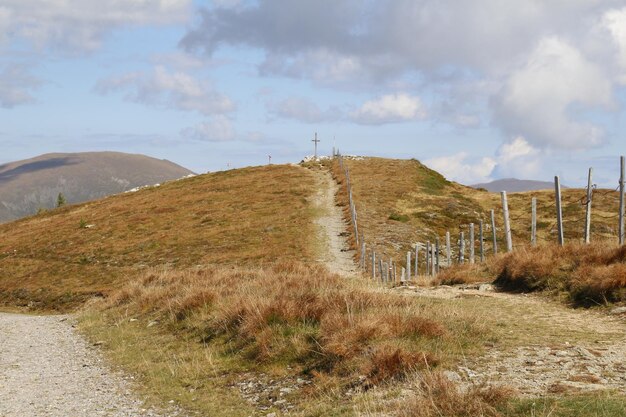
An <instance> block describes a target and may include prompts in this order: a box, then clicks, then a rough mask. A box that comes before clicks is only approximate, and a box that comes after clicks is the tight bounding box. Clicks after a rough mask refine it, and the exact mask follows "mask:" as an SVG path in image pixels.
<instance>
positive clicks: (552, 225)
mask: <svg viewBox="0 0 626 417" xmlns="http://www.w3.org/2000/svg"><path fill="white" fill-rule="evenodd" d="M344 163H345V166H346V167H347V168H348V169H349V171H350V178H351V183H352V191H353V197H354V200H355V202H356V205H357V212H358V219H359V231H360V233H363V234H364V235H365V241H366V242H367V244H368V247H370V248H372V247H374V248H375V249H376V251H377V253H379V254H384V255H385V256H386V257H393V258H395V259H396V260H398V261H400V260H402V259H404V255H403V254H405V253H406V251H408V250H410V248H411V246H412V245H413V244H414V243H416V242H422V243H425V242H426V241H430V242H434V241H435V238H436V237H439V239H440V241H441V242H442V244H443V243H444V242H445V233H446V231H449V232H450V233H451V237H452V246H453V251H454V250H455V248H456V242H458V239H459V233H460V232H461V231H464V232H465V239H468V237H469V227H468V225H469V223H474V224H476V239H477V240H478V223H479V221H480V220H481V219H482V220H483V221H484V224H485V247H486V251H487V253H491V252H492V244H491V227H490V222H491V220H490V210H492V209H493V210H494V211H495V217H496V229H497V238H498V245H499V248H504V245H505V242H504V233H503V230H504V227H503V216H502V206H501V199H500V195H499V194H495V193H489V192H486V191H480V190H476V189H473V188H471V187H466V186H463V185H460V184H457V183H454V182H450V181H447V180H446V179H445V178H444V177H443V176H442V175H440V174H439V173H437V172H436V171H433V170H431V169H429V168H428V167H426V166H425V165H423V164H421V163H420V162H419V161H417V160H392V159H382V158H344ZM332 165H333V172H334V175H335V177H336V178H337V179H338V181H341V182H344V181H345V178H344V175H343V174H342V173H341V172H340V169H339V166H338V162H337V161H333V162H332ZM342 190H344V193H345V187H342ZM585 196H586V191H585V190H581V189H575V188H571V189H564V190H563V217H564V231H565V239H566V241H580V240H581V239H582V237H583V228H584V216H585V206H584V205H583V204H584V201H585ZM532 197H536V198H537V199H538V204H537V205H538V209H537V218H538V220H537V233H538V240H539V242H556V236H557V230H556V208H555V201H554V191H552V190H543V191H530V192H523V193H512V194H509V210H510V218H511V228H512V233H513V244H514V246H516V247H520V246H528V245H529V244H530V229H531V199H532ZM618 197H619V196H618V193H617V192H615V191H611V190H596V191H595V194H594V198H593V210H592V228H591V231H592V239H594V240H599V239H600V240H601V239H616V233H617V212H618ZM344 204H347V203H346V202H345V195H344ZM466 244H468V242H466ZM476 245H477V247H478V242H477V243H476Z"/></svg>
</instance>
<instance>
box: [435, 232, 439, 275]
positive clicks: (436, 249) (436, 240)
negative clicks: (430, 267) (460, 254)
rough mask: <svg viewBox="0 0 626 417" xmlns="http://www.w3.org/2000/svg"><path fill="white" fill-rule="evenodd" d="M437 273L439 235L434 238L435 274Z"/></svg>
mask: <svg viewBox="0 0 626 417" xmlns="http://www.w3.org/2000/svg"><path fill="white" fill-rule="evenodd" d="M438 273H439V236H437V237H436V238H435V275H436V274H438Z"/></svg>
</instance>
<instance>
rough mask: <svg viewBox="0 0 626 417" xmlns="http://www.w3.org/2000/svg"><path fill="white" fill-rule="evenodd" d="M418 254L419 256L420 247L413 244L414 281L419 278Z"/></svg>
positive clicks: (417, 244)
mask: <svg viewBox="0 0 626 417" xmlns="http://www.w3.org/2000/svg"><path fill="white" fill-rule="evenodd" d="M419 254H420V245H419V243H416V244H415V279H417V277H418V276H419Z"/></svg>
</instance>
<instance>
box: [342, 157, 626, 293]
mask: <svg viewBox="0 0 626 417" xmlns="http://www.w3.org/2000/svg"><path fill="white" fill-rule="evenodd" d="M333 157H334V158H336V159H337V160H338V163H339V167H340V172H341V173H342V174H343V175H344V179H345V181H344V182H345V185H346V194H347V196H348V210H349V213H350V223H351V226H352V229H353V233H354V242H356V245H355V249H356V253H357V254H356V257H355V259H358V265H359V267H360V268H361V270H363V271H364V272H368V271H369V275H370V276H371V279H372V280H374V281H377V282H380V283H382V284H391V285H396V284H398V283H400V284H403V285H404V284H406V283H410V282H412V281H413V279H414V278H415V279H416V278H417V277H419V276H426V277H434V276H436V275H437V274H438V273H439V272H440V271H441V270H442V268H448V267H451V266H452V265H453V264H454V262H453V260H454V259H456V263H457V264H464V263H465V262H466V260H467V261H468V262H469V263H470V264H474V263H476V262H477V257H476V253H475V250H476V236H475V235H476V230H475V225H476V224H475V223H474V222H470V223H469V224H468V225H461V226H460V227H459V229H460V231H459V239H458V241H457V242H456V249H457V251H456V257H454V258H453V256H452V255H453V245H452V242H451V239H450V231H446V234H445V253H444V251H443V250H442V247H441V245H440V237H439V236H433V239H432V240H427V241H426V243H423V242H411V243H410V245H409V248H411V250H409V251H407V252H406V259H405V261H404V264H402V262H399V263H398V262H397V261H396V260H395V259H394V255H393V254H389V253H386V252H385V251H381V252H378V251H377V247H376V246H375V245H373V244H366V241H365V234H364V233H363V230H359V220H358V219H359V218H358V210H357V205H356V202H355V199H354V196H353V193H352V181H351V177H350V171H349V169H348V167H347V166H346V164H345V163H344V160H343V156H342V155H341V154H340V153H339V150H337V151H336V153H335V151H334V150H333ZM625 171H626V161H625V159H624V157H621V158H620V180H619V185H618V187H617V188H616V189H615V190H597V187H596V185H594V184H593V183H592V174H593V170H592V168H590V169H589V174H588V181H587V186H586V187H585V188H584V191H585V195H583V196H582V197H581V198H578V197H575V196H574V197H575V198H574V199H572V197H568V198H567V199H564V198H563V197H562V195H561V186H560V179H559V177H558V176H556V177H555V188H554V193H555V194H554V196H555V198H554V200H553V202H552V203H549V204H544V205H542V206H541V207H539V206H538V204H537V198H536V197H532V198H531V213H530V225H529V232H530V239H529V244H530V245H531V246H535V245H537V242H538V241H539V240H541V241H546V242H547V241H550V240H551V238H550V237H543V236H539V235H538V233H537V231H538V226H541V228H542V229H544V230H545V229H547V230H548V233H550V234H552V233H553V232H555V231H556V233H557V234H556V241H557V243H559V244H561V245H562V244H564V243H565V239H564V237H565V231H564V229H563V225H564V210H563V208H564V206H563V203H564V202H565V203H568V204H569V205H568V206H567V207H570V206H571V204H580V205H581V206H583V207H585V216H584V217H581V218H578V219H577V220H576V222H579V221H580V222H583V223H584V228H583V241H584V242H585V243H589V242H590V241H591V231H592V229H591V223H592V216H591V206H592V201H593V198H594V195H595V197H596V198H599V197H601V196H605V197H606V196H609V195H613V194H614V193H615V192H616V191H618V190H619V198H618V199H615V200H616V201H617V200H619V203H620V205H619V211H618V213H616V214H615V215H610V216H605V215H602V214H600V213H597V212H596V213H595V214H594V215H593V218H600V219H606V220H617V222H616V223H617V225H616V226H617V228H618V238H619V242H620V245H623V244H624V237H625V230H624V215H625V210H626V207H625V205H626V202H625V196H626V194H625V193H626V189H625V188H626V187H625V185H626V173H625ZM501 204H502V205H501V210H502V220H503V230H502V231H503V233H504V237H503V240H504V241H505V242H506V248H507V251H508V252H510V251H512V250H513V241H512V226H511V222H517V221H519V220H521V219H522V218H525V217H526V216H525V215H523V214H522V215H519V216H517V217H514V218H511V216H510V214H509V208H508V206H509V201H508V197H507V193H506V192H502V193H501ZM553 208H554V209H555V210H556V220H555V221H554V222H551V223H550V224H549V226H550V227H549V228H547V227H546V226H545V223H538V220H539V219H538V213H540V212H542V211H544V212H545V211H546V210H552V209H553ZM553 213H554V212H553ZM489 214H490V220H491V222H490V224H489V223H487V225H486V226H487V231H488V232H489V231H490V232H491V241H492V244H491V251H490V252H491V254H492V255H496V254H497V253H498V233H497V232H498V229H497V225H496V219H495V210H494V209H491V210H490V211H489ZM477 222H478V241H479V242H478V243H479V257H478V262H481V263H482V262H485V260H486V257H487V256H486V255H487V251H486V248H485V240H486V239H488V238H487V236H485V230H484V228H485V224H484V219H483V218H479V219H477ZM567 224H568V225H571V224H572V221H571V220H568V223H567ZM568 227H569V226H568ZM555 228H556V229H555ZM463 229H466V230H469V233H468V235H469V236H468V238H469V239H467V240H466V234H465V232H464V231H463ZM489 229H491V230H489ZM568 230H569V229H568ZM359 231H360V232H361V234H360V235H359ZM516 236H517V235H516ZM466 249H469V256H468V257H467V258H466V255H465V252H466ZM422 253H423V256H422ZM402 258H403V257H402V255H400V257H399V259H400V260H402ZM421 258H423V259H422V260H420V259H421ZM421 265H423V267H422V268H420V266H421ZM398 267H399V268H398ZM398 270H399V271H400V274H399V275H398Z"/></svg>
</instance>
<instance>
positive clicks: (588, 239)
mask: <svg viewBox="0 0 626 417" xmlns="http://www.w3.org/2000/svg"><path fill="white" fill-rule="evenodd" d="M592 176H593V168H589V175H588V176H587V204H586V206H587V210H586V213H585V243H587V244H588V243H591V200H592V199H593V188H592V184H591V180H592Z"/></svg>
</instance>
